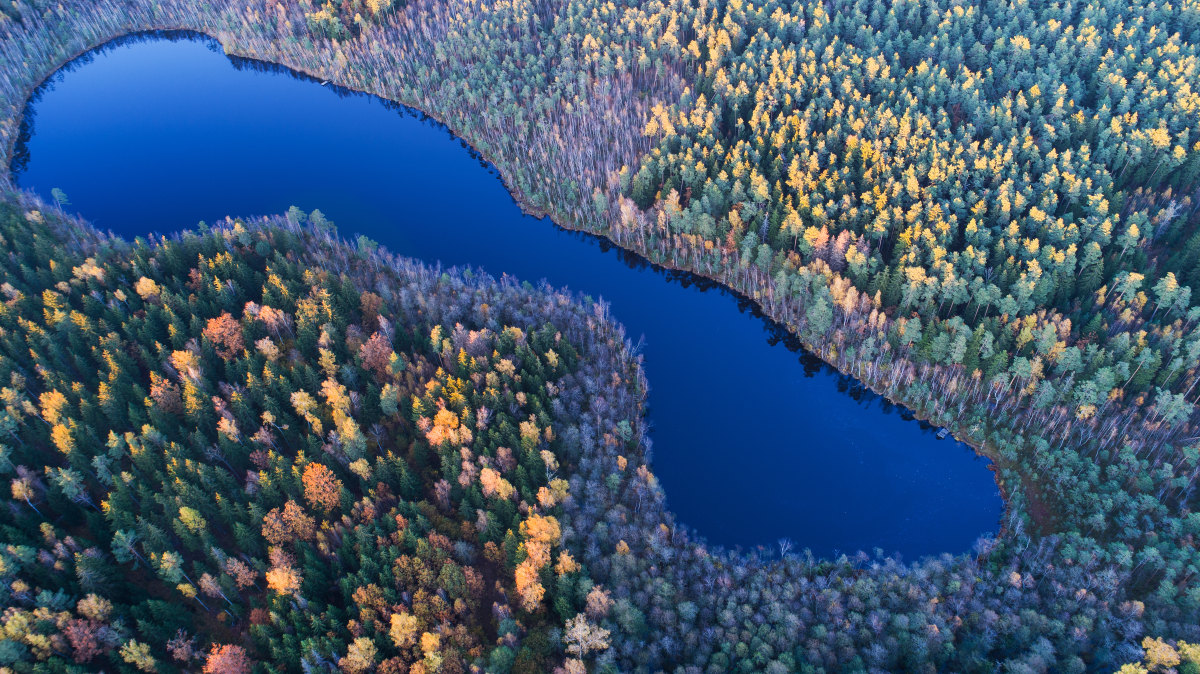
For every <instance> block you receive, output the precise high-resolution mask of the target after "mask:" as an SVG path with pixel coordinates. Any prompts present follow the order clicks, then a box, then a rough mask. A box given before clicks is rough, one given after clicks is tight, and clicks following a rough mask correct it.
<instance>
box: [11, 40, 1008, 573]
mask: <svg viewBox="0 0 1200 674" xmlns="http://www.w3.org/2000/svg"><path fill="white" fill-rule="evenodd" d="M345 93H346V92H344V91H341V90H338V89H337V88H336V87H334V86H333V85H329V86H322V85H321V83H318V82H313V81H311V80H308V79H305V78H298V77H294V76H291V75H289V74H288V73H287V72H285V71H283V70H281V69H275V68H263V67H257V66H254V67H247V64H246V63H245V62H238V63H234V62H231V60H230V59H228V58H226V57H225V56H224V55H223V54H222V53H221V51H220V48H219V46H217V45H216V43H215V42H214V41H213V40H211V39H208V38H204V37H200V36H175V37H174V38H172V39H164V38H162V37H147V38H142V39H135V40H127V41H122V42H121V43H120V44H118V45H113V46H110V47H108V48H102V49H101V50H100V51H98V52H95V53H92V54H89V55H85V56H84V57H83V58H82V60H80V61H77V62H76V63H75V64H73V65H71V66H68V67H67V68H66V69H64V70H63V71H62V72H60V74H58V75H56V76H55V77H54V78H52V79H51V81H50V82H49V83H48V84H47V85H46V86H44V87H43V88H42V89H41V90H40V91H39V92H38V94H37V95H35V97H34V100H33V101H32V102H31V103H30V107H29V109H27V111H26V114H27V131H28V133H27V135H26V136H25V137H24V138H23V140H22V141H21V147H19V148H18V151H17V153H16V156H17V157H18V158H19V161H18V163H17V165H16V166H15V167H14V168H15V170H16V179H17V181H18V183H19V184H20V185H21V186H22V187H25V188H29V189H33V190H35V191H37V192H38V193H39V194H42V195H43V196H44V197H45V198H47V199H50V196H51V190H52V189H53V188H59V189H61V190H62V191H63V192H64V193H65V194H66V195H67V196H68V197H69V198H70V200H71V203H70V205H69V206H67V209H68V210H73V211H78V212H79V213H80V214H81V215H83V216H84V217H86V218H88V219H89V220H91V221H92V222H93V223H95V224H96V225H97V226H98V227H100V228H101V229H111V230H112V231H114V232H116V233H118V234H120V235H123V236H127V237H133V236H141V235H146V234H148V233H151V232H171V231H176V230H179V229H182V228H185V227H190V226H193V225H195V224H196V222H197V221H200V220H209V221H212V220H214V219H216V218H220V217H223V216H224V215H226V214H244V215H251V214H263V213H278V212H283V211H286V210H287V209H288V207H289V206H291V205H296V206H298V207H300V208H302V209H304V210H306V211H311V210H313V209H320V210H321V211H322V212H323V213H324V214H325V215H326V216H327V217H328V218H329V219H330V220H332V221H333V222H335V223H336V224H337V226H338V228H339V231H340V232H341V233H342V235H343V236H346V237H349V238H353V237H355V236H358V235H365V236H368V237H370V238H371V239H374V240H376V241H378V242H379V243H381V244H383V245H385V246H387V247H388V248H389V249H391V250H393V251H395V252H397V253H399V254H402V255H406V256H411V257H415V258H420V259H422V260H424V261H426V262H430V263H433V262H437V261H440V262H441V263H442V264H444V265H446V266H451V265H455V266H472V267H478V268H480V269H482V270H484V271H486V272H488V273H490V274H493V275H497V276H498V275H501V274H511V275H514V276H516V277H518V278H521V279H526V280H529V281H537V280H539V279H543V278H544V279H546V280H547V281H549V282H550V283H551V284H553V285H556V286H565V287H568V288H570V289H571V290H573V291H576V292H580V293H586V294H588V295H590V296H592V297H597V298H603V299H604V300H606V301H608V302H610V303H611V305H612V313H613V315H614V316H615V317H616V318H617V319H618V320H620V321H621V322H623V323H624V324H625V326H626V328H627V330H628V334H629V335H630V337H631V338H632V339H633V340H634V342H635V343H636V342H638V341H639V340H641V341H642V344H643V352H644V354H645V360H646V365H645V368H646V375H647V378H648V379H649V382H650V386H651V392H650V397H649V402H650V409H649V412H648V415H649V420H650V422H651V424H652V433H651V438H652V440H653V442H654V455H653V466H652V468H653V470H654V472H655V474H656V475H657V476H658V477H659V479H660V480H661V482H662V484H663V487H664V488H665V490H666V493H667V498H668V505H669V507H670V508H671V509H672V510H673V511H674V512H675V514H676V516H677V518H678V519H679V521H680V522H681V523H683V524H685V525H688V526H689V527H692V528H693V529H694V530H695V531H696V532H697V533H698V534H699V535H701V536H703V537H704V538H706V539H707V540H708V541H709V542H711V543H714V544H717V545H725V546H743V547H752V546H756V545H769V546H773V545H774V543H775V541H776V540H777V539H781V538H789V539H791V540H792V541H793V542H794V544H795V547H796V548H806V547H807V548H810V549H811V550H812V551H813V552H814V553H816V554H818V555H830V554H834V553H836V552H847V553H852V552H854V551H856V550H868V551H869V550H872V549H875V548H880V549H882V550H883V551H885V552H899V553H901V554H902V555H904V556H905V557H908V558H912V557H916V556H922V555H930V554H939V553H942V552H951V553H962V552H967V551H969V550H970V549H971V546H972V544H973V543H974V542H975V540H976V539H977V538H978V537H979V536H981V535H985V534H988V533H990V532H995V531H996V530H997V529H998V527H999V519H1000V516H1001V512H1002V510H1003V503H1002V500H1001V498H1000V495H999V492H998V490H997V487H996V484H995V482H994V480H993V478H992V473H991V471H990V470H989V466H988V462H987V461H986V460H985V459H983V458H980V457H978V456H977V455H976V454H975V453H974V452H973V451H972V450H971V449H970V448H969V447H967V446H966V445H963V444H962V443H959V442H956V441H955V440H954V439H953V438H952V437H948V438H946V439H943V440H939V439H937V437H936V431H937V429H935V428H932V427H930V426H928V425H927V424H923V423H921V422H918V421H915V420H913V419H912V418H911V415H910V414H909V413H907V412H906V411H905V410H903V409H901V408H898V407H896V406H893V405H891V404H890V403H888V402H887V401H886V400H883V399H881V398H880V397H879V396H876V395H874V394H873V393H871V392H869V391H867V390H865V389H864V388H863V387H862V386H861V385H860V384H858V383H857V382H855V381H854V380H852V379H849V378H846V377H843V376H841V375H839V374H838V373H836V372H835V371H833V370H832V369H831V368H829V367H828V366H826V365H824V364H823V363H821V362H820V361H819V360H817V359H815V358H814V357H812V356H811V355H809V354H806V353H804V352H803V351H796V350H793V349H790V348H788V344H787V343H786V341H787V340H784V339H781V335H780V334H779V332H778V330H777V329H776V328H774V327H773V326H771V325H769V324H768V323H767V322H765V321H764V320H763V319H762V318H760V317H758V316H756V315H753V312H751V311H749V310H748V309H747V303H746V302H744V301H741V300H739V298H737V297H735V296H733V295H731V294H730V293H728V292H726V291H724V290H722V289H719V288H715V287H714V286H713V285H712V284H709V283H697V282H695V281H696V279H695V278H694V277H691V276H690V275H686V274H676V273H670V272H664V271H663V270H660V269H656V268H654V267H652V266H651V265H648V264H646V263H645V261H644V260H641V259H640V258H638V257H637V256H635V255H632V254H628V253H625V252H623V251H619V250H617V249H614V248H613V247H612V246H611V244H608V243H607V242H604V241H602V240H600V239H598V238H596V237H592V236H587V235H582V234H578V233H573V232H569V231H566V230H563V229H561V228H558V227H556V226H554V225H553V224H552V223H551V222H549V221H548V220H546V219H537V218H532V217H528V216H525V215H523V214H522V213H521V211H520V209H519V208H518V207H517V205H516V204H515V203H514V202H513V200H512V198H511V196H510V195H509V194H508V192H507V191H506V190H505V188H504V186H503V184H502V183H501V181H500V180H499V179H498V178H497V177H496V175H495V174H494V172H493V171H492V170H491V169H490V168H489V167H487V166H486V165H483V166H481V162H480V160H479V158H478V156H477V155H474V153H472V152H471V151H470V150H469V149H468V148H466V145H465V143H463V142H462V141H460V140H459V139H457V138H455V137H453V136H452V135H450V134H448V133H447V131H446V130H445V129H444V128H442V127H440V126H438V125H436V124H434V123H431V122H428V121H424V120H422V119H420V118H418V117H417V116H414V115H411V114H405V113H404V112H403V111H397V109H396V106H392V105H387V104H385V103H384V102H382V101H380V100H379V99H376V98H374V97H369V96H365V95H350V96H346V95H344V94H345ZM666 307H669V311H667V310H664V308H666Z"/></svg>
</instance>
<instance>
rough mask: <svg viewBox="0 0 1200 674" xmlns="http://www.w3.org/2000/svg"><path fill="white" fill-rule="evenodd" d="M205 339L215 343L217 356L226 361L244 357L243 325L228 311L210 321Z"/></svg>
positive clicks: (205, 332) (205, 330) (205, 329)
mask: <svg viewBox="0 0 1200 674" xmlns="http://www.w3.org/2000/svg"><path fill="white" fill-rule="evenodd" d="M204 337H205V338H206V339H208V341H210V342H212V343H213V346H215V347H216V349H217V355H219V356H221V358H224V359H225V360H233V359H234V358H238V357H240V356H241V355H242V351H243V350H244V349H245V343H244V342H243V340H242V324H241V323H240V322H238V320H237V319H235V318H234V317H233V316H232V315H231V314H230V313H229V312H228V311H225V312H222V313H221V315H220V316H218V317H216V318H210V319H208V324H207V325H206V326H205V328H204Z"/></svg>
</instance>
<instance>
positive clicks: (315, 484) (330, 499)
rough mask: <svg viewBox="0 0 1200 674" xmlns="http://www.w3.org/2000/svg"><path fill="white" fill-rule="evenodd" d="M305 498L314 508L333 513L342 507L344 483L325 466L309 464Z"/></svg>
mask: <svg viewBox="0 0 1200 674" xmlns="http://www.w3.org/2000/svg"><path fill="white" fill-rule="evenodd" d="M303 482H304V498H305V499H306V500H308V502H309V504H310V505H312V507H314V508H320V509H322V510H324V511H325V512H327V513H328V512H331V511H333V510H334V509H335V508H337V507H338V506H340V505H341V502H342V481H341V480H339V479H338V478H337V476H335V475H334V474H333V471H331V470H329V468H328V467H326V466H325V464H322V463H315V462H313V463H309V464H308V465H307V466H305V467H304V477H303Z"/></svg>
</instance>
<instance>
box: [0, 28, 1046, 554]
mask: <svg viewBox="0 0 1200 674" xmlns="http://www.w3.org/2000/svg"><path fill="white" fill-rule="evenodd" d="M214 33H215V31H214V32H207V31H206V30H200V29H196V28H192V27H180V26H167V25H161V24H160V25H157V26H153V27H149V28H145V29H137V30H127V31H123V32H118V33H115V34H112V35H110V36H108V37H106V38H104V39H103V40H102V41H101V42H99V43H98V44H94V45H92V46H90V47H87V48H84V49H81V50H78V51H77V52H75V53H74V54H73V55H72V56H71V57H70V58H68V59H66V60H64V61H63V62H62V63H60V64H59V65H57V66H56V67H55V68H54V69H53V70H52V71H51V72H50V73H49V74H47V75H45V76H44V77H41V78H40V79H39V80H38V81H37V83H36V84H35V85H33V86H31V87H29V88H27V90H26V92H25V96H24V103H23V105H22V106H21V107H20V111H19V113H18V114H17V115H16V116H15V117H14V118H13V122H14V124H15V126H14V130H15V133H13V134H11V136H10V138H9V139H8V145H9V147H8V155H7V156H8V157H9V163H8V165H7V166H5V167H3V168H4V175H3V179H2V180H3V183H0V185H7V186H9V187H11V188H13V189H17V190H20V188H19V187H17V185H16V183H15V181H13V174H12V165H11V160H12V157H13V152H14V150H15V148H16V146H17V144H18V142H19V141H20V138H21V134H20V129H21V128H22V126H23V125H24V123H25V112H26V110H27V109H28V106H29V103H30V102H31V101H32V100H33V97H34V96H36V95H37V94H38V91H39V90H40V89H41V88H42V87H44V86H45V85H47V84H48V83H50V82H51V80H52V79H53V78H54V77H55V76H56V75H57V74H59V73H60V72H63V71H64V69H65V68H68V67H70V66H71V65H72V64H73V63H74V62H75V61H77V60H79V59H80V58H82V57H84V56H86V55H88V54H90V53H92V52H95V51H97V50H101V49H104V48H107V47H109V46H119V44H120V42H121V41H123V40H137V39H156V38H157V39H171V38H172V37H180V38H183V39H196V40H204V41H209V42H211V43H212V44H213V45H215V46H219V47H221V49H222V51H223V53H224V55H225V56H226V57H227V58H229V59H231V60H235V59H240V60H243V61H246V62H249V63H252V64H256V65H258V66H262V67H265V68H269V69H274V70H280V71H285V72H286V73H287V74H289V75H291V76H293V77H297V78H300V79H304V80H308V81H311V82H312V83H314V84H318V85H320V84H321V83H322V82H327V85H328V86H329V87H330V88H333V89H335V90H336V91H339V92H344V94H345V95H364V96H370V97H373V98H375V99H376V100H378V101H380V102H381V103H383V104H385V105H389V106H396V107H399V108H401V109H402V110H403V111H404V112H405V113H407V114H412V115H414V116H418V117H419V118H421V119H423V120H426V121H428V122H432V123H433V124H434V125H435V126H436V127H438V128H440V129H443V130H445V131H447V132H448V133H449V134H450V135H451V136H453V137H454V138H455V139H456V140H458V141H461V142H462V143H464V144H465V145H466V147H467V149H468V151H469V152H470V153H472V155H473V156H475V157H478V158H479V159H480V160H481V161H483V162H484V163H486V165H487V166H489V167H491V168H493V169H495V173H496V176H497V177H498V178H499V179H500V181H501V183H502V185H503V186H504V189H505V191H506V192H507V193H508V195H509V197H510V198H511V199H512V200H513V203H514V204H515V205H516V206H517V207H518V208H519V209H520V210H521V212H522V213H523V214H525V215H529V216H531V217H535V218H539V219H546V220H548V221H549V224H550V225H551V226H553V227H557V228H559V229H561V230H563V231H567V232H571V233H573V234H577V235H580V236H585V237H591V238H594V239H595V240H596V241H597V242H599V243H600V244H601V246H602V247H603V246H604V245H606V244H607V245H608V246H611V247H612V248H615V249H617V250H618V251H619V252H620V254H623V255H628V256H632V257H633V258H635V259H636V260H637V261H638V262H639V264H643V265H645V266H649V267H650V268H651V269H653V270H655V271H657V272H662V273H664V274H665V275H668V276H670V275H685V276H686V280H688V281H690V282H691V283H694V284H696V285H699V286H706V289H714V288H715V289H718V290H720V291H722V292H723V293H728V294H729V295H730V296H731V297H733V298H734V300H735V301H736V302H738V304H739V307H740V308H742V310H743V311H746V310H747V309H748V311H749V313H750V314H751V315H752V316H754V317H755V318H757V319H760V320H762V321H763V322H764V325H765V327H766V328H767V330H768V332H769V333H773V335H775V336H778V337H779V338H780V341H782V342H784V346H785V348H787V349H788V350H789V351H792V352H800V353H803V354H805V355H807V356H809V357H811V358H814V359H816V360H818V361H819V362H820V363H821V366H822V367H824V368H828V369H829V370H830V371H831V372H832V373H834V374H836V375H837V376H838V377H843V378H846V379H849V380H850V381H851V382H854V383H857V384H859V385H861V386H862V387H863V388H865V389H866V390H867V391H869V393H870V394H871V395H872V396H877V397H878V398H879V399H881V400H884V401H887V403H889V404H891V405H893V406H895V407H897V408H898V409H899V410H900V411H901V412H908V413H909V414H910V415H911V416H912V419H913V420H914V421H917V422H919V423H923V424H928V425H930V426H932V427H933V428H935V429H936V428H945V429H947V430H949V431H950V435H951V438H952V439H953V440H954V441H957V442H961V443H962V444H964V445H966V446H967V447H969V448H970V449H971V450H972V451H973V452H974V453H975V455H976V456H977V457H981V458H984V459H986V460H987V461H988V465H987V468H988V470H989V471H991V472H992V478H993V481H994V483H995V485H996V489H997V491H998V492H999V494H1000V497H1001V499H1002V501H1003V504H1004V505H1003V509H1002V511H1001V513H1000V517H999V520H998V522H997V524H998V525H999V530H998V531H997V533H996V537H997V538H998V539H999V538H1003V537H1004V535H1005V534H1006V533H1007V531H1008V528H1009V520H1010V519H1011V517H1012V515H1013V514H1014V510H1013V500H1012V497H1011V493H1012V492H1013V491H1014V487H1017V488H1018V489H1019V488H1020V487H1021V486H1023V482H1024V476H1021V475H1018V476H1017V477H1018V480H1019V482H1018V484H1017V485H1012V484H1007V483H1006V482H1005V480H1004V479H1003V478H1002V474H1001V473H1002V471H1004V470H1011V471H1016V470H1017V468H1016V467H1015V466H1007V465H1004V464H1005V462H1003V461H1002V459H1001V457H1000V455H999V453H997V452H995V451H994V450H992V449H991V448H989V447H988V446H987V444H986V443H977V442H975V441H973V439H972V438H971V436H970V434H968V433H966V432H964V431H965V429H964V428H963V427H962V426H961V425H957V424H953V423H938V422H936V421H935V420H934V419H933V418H932V416H933V415H931V414H928V413H924V412H922V411H920V410H917V409H914V408H913V407H910V406H908V405H906V404H905V403H904V402H902V401H899V400H898V399H896V398H895V397H893V396H892V395H889V394H886V393H882V392H880V390H879V388H881V387H877V386H876V385H874V382H872V381H869V380H867V379H865V378H863V377H862V376H861V375H859V374H855V373H852V372H845V371H843V370H842V369H840V368H839V367H838V366H837V365H836V364H835V363H833V362H831V361H830V360H829V359H828V358H826V357H825V356H824V355H822V354H821V353H820V351H819V350H817V349H815V348H813V346H812V345H810V344H809V343H807V342H806V341H805V340H804V339H803V338H802V337H801V336H800V335H799V334H797V333H796V331H794V330H792V329H791V328H790V327H789V325H788V324H787V323H786V321H785V319H782V318H778V317H776V316H774V315H772V314H771V313H770V312H771V310H770V308H769V307H767V306H765V305H764V304H763V303H762V302H760V301H759V300H757V299H755V298H753V297H751V296H750V295H748V294H746V293H744V292H742V291H740V290H738V289H737V288H736V287H734V286H732V285H730V284H727V283H725V282H723V281H721V280H719V279H717V278H714V277H712V276H708V275H706V274H704V273H703V272H701V271H699V270H697V269H695V268H692V267H691V266H688V265H684V264H680V265H673V264H670V263H666V262H659V261H655V260H653V259H651V258H650V257H647V256H646V255H645V254H644V253H642V252H641V251H638V250H636V249H633V248H629V247H627V246H625V245H623V244H621V243H619V242H617V241H616V240H614V239H613V238H612V237H611V236H610V235H609V233H608V232H607V231H604V232H600V231H595V230H593V229H591V228H588V227H584V226H581V225H579V224H577V223H575V222H574V221H573V219H572V218H570V217H569V216H566V215H563V216H562V217H558V216H556V215H554V214H551V213H549V212H547V211H545V210H542V209H540V208H537V207H535V206H533V205H532V204H530V203H529V202H528V200H527V199H526V198H524V197H523V196H522V195H521V194H520V192H519V191H518V190H516V189H514V187H513V186H512V184H511V182H510V180H509V179H508V177H507V176H506V174H505V172H504V171H503V170H501V168H500V167H499V165H497V164H496V163H495V161H494V160H493V159H492V158H491V157H490V156H489V155H488V153H486V152H484V151H482V150H480V149H479V148H478V147H477V146H476V144H475V143H473V142H472V141H471V140H469V139H467V138H466V137H464V136H463V135H461V134H460V132H459V131H458V130H457V129H455V128H454V127H453V126H451V125H450V124H448V123H447V122H445V121H444V120H442V119H440V118H438V117H437V116H435V115H433V114H431V113H429V112H427V111H425V110H423V109H421V108H419V107H417V106H415V105H412V104H410V103H408V102H405V101H401V100H396V99H390V98H385V97H383V96H380V95H378V94H374V93H371V92H369V91H366V90H363V89H357V88H354V87H351V86H346V85H343V84H340V83H338V82H336V81H334V80H333V79H330V78H326V77H325V76H323V75H322V74H320V73H318V72H314V71H310V70H307V69H304V68H297V67H293V66H291V65H288V64H285V63H279V62H275V61H270V60H265V59H264V58H261V57H259V56H253V55H248V54H247V53H246V52H245V51H244V50H241V49H238V48H237V46H236V45H232V44H229V43H227V42H224V41H222V39H221V38H220V37H219V36H218V35H216V34H214ZM666 280H667V282H670V281H671V280H673V279H670V278H668V279H666ZM681 282H682V280H681ZM743 307H744V308H743ZM668 499H669V495H668ZM668 510H670V508H669V506H668ZM1021 512H1023V513H1024V514H1026V515H1029V513H1028V509H1022V511H1021ZM1030 517H1031V519H1032V516H1031V515H1030ZM684 526H685V528H688V529H692V527H690V526H687V525H684ZM693 533H695V534H696V535H699V532H698V531H695V530H694V529H693ZM705 544H706V545H709V544H708V543H707V541H706V542H705ZM716 547H721V548H723V549H726V550H728V551H732V550H733V549H734V548H724V546H716ZM957 554H971V552H970V551H967V552H963V553H957ZM932 556H933V555H931V556H930V557H932Z"/></svg>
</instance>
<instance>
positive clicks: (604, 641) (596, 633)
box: [563, 613, 609, 658]
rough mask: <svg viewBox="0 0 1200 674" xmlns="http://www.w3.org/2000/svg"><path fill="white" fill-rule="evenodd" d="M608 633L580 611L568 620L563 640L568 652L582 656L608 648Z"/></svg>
mask: <svg viewBox="0 0 1200 674" xmlns="http://www.w3.org/2000/svg"><path fill="white" fill-rule="evenodd" d="M608 635H609V631H608V630H606V629H604V628H603V627H600V626H599V625H595V624H593V623H592V622H590V621H589V620H588V619H587V617H586V616H584V615H583V614H582V613H580V614H577V615H576V616H575V617H574V618H571V619H570V620H568V621H567V629H566V631H565V632H564V633H563V642H564V643H566V645H567V653H570V654H571V655H574V656H576V657H579V658H582V657H585V656H586V655H587V654H588V653H591V652H592V651H602V650H605V649H607V648H608V646H609V644H608Z"/></svg>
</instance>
